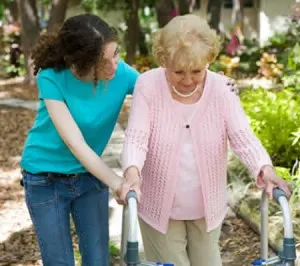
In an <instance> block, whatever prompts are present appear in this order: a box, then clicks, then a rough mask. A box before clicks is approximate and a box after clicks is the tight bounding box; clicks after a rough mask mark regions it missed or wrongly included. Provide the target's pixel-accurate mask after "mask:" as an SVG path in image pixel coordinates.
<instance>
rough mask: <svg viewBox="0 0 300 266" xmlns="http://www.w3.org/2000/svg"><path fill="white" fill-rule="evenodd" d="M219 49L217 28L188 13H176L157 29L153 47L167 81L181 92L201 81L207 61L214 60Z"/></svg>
mask: <svg viewBox="0 0 300 266" xmlns="http://www.w3.org/2000/svg"><path fill="white" fill-rule="evenodd" d="M219 49H220V40H219V37H218V36H217V34H216V32H215V31H214V30H212V29H210V27H209V25H208V24H207V22H206V21H205V20H203V19H201V18H200V17H198V16H196V15H191V14H189V15H184V16H177V17H175V18H173V19H172V20H171V21H170V22H169V23H168V24H167V25H166V26H165V27H163V28H162V29H160V30H159V31H157V32H156V33H155V34H154V39H153V47H152V51H153V56H154V58H155V60H156V62H157V63H158V64H159V65H160V66H162V67H164V68H165V69H166V74H167V78H168V81H169V83H171V85H172V86H174V87H175V88H176V90H178V91H179V92H181V93H184V94H188V93H189V92H192V91H193V90H195V87H196V86H197V85H200V86H201V85H204V80H205V76H206V69H207V65H208V64H210V63H212V62H213V61H214V60H215V58H216V56H217V55H218V53H219Z"/></svg>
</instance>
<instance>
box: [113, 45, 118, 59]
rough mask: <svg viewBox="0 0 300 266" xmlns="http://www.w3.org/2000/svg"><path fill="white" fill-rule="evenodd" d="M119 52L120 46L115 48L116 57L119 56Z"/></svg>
mask: <svg viewBox="0 0 300 266" xmlns="http://www.w3.org/2000/svg"><path fill="white" fill-rule="evenodd" d="M118 54H119V47H117V49H116V50H115V52H114V57H116V56H118Z"/></svg>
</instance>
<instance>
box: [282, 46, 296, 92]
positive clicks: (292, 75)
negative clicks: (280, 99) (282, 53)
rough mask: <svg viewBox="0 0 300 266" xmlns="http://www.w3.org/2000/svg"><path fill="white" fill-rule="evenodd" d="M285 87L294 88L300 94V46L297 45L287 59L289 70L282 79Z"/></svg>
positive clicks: (287, 69)
mask: <svg viewBox="0 0 300 266" xmlns="http://www.w3.org/2000/svg"><path fill="white" fill-rule="evenodd" d="M282 81H283V84H284V86H285V87H293V88H295V89H296V90H297V91H298V92H299V93H300V45H299V43H296V44H295V46H294V47H293V49H292V51H291V52H290V53H289V56H288V59H287V68H286V71H285V73H284V75H283V77H282Z"/></svg>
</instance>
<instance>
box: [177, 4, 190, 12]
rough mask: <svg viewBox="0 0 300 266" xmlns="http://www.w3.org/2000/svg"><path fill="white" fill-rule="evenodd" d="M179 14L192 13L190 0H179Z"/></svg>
mask: <svg viewBox="0 0 300 266" xmlns="http://www.w3.org/2000/svg"><path fill="white" fill-rule="evenodd" d="M178 4H179V14H180V15H185V14H189V13H190V3H189V1H188V0H179V1H178Z"/></svg>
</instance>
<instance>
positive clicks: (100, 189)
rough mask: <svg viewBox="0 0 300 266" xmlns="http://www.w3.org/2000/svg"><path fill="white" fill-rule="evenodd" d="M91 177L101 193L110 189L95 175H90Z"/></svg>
mask: <svg viewBox="0 0 300 266" xmlns="http://www.w3.org/2000/svg"><path fill="white" fill-rule="evenodd" d="M89 177H90V179H91V180H92V182H93V183H94V185H95V186H96V188H97V189H98V190H99V191H104V190H107V189H108V186H107V185H105V184H104V183H103V182H102V181H100V180H99V179H98V178H97V177H95V176H93V175H89Z"/></svg>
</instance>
